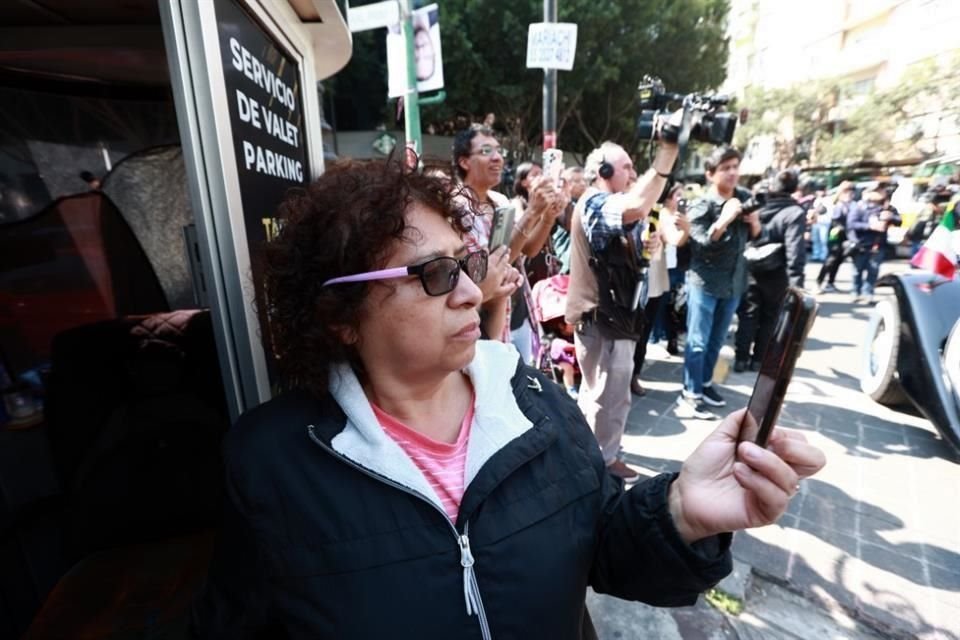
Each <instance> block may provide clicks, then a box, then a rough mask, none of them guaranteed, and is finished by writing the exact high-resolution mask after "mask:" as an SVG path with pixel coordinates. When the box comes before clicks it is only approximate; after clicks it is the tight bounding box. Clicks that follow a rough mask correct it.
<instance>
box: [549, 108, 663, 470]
mask: <svg viewBox="0 0 960 640" xmlns="http://www.w3.org/2000/svg"><path fill="white" fill-rule="evenodd" d="M661 135H662V136H666V137H668V138H672V140H673V141H664V140H663V139H662V138H661V141H660V143H659V145H660V146H659V148H658V150H657V154H656V157H655V158H654V160H653V162H652V164H651V167H650V169H649V170H648V171H647V172H646V173H644V174H643V175H642V176H640V178H639V179H638V178H637V172H636V170H635V169H634V166H633V162H632V161H631V159H630V156H629V155H628V154H627V152H626V151H625V150H624V149H623V147H621V146H620V145H618V144H615V143H613V142H604V143H603V144H602V145H600V147H599V148H598V149H594V150H593V151H592V152H591V153H590V155H589V156H587V161H586V166H585V167H584V173H585V176H586V179H587V183H588V184H589V185H590V186H589V187H588V188H587V190H586V191H585V192H584V193H583V195H582V196H581V197H580V199H579V200H578V201H577V206H576V207H575V208H574V211H573V217H572V219H571V221H570V235H571V258H570V288H569V290H568V294H567V309H566V320H567V322H569V323H571V324H573V325H574V326H575V327H576V331H575V333H574V344H575V345H576V352H577V361H578V362H579V364H580V371H581V374H582V376H583V377H582V381H581V384H580V395H579V399H578V404H579V405H580V410H581V411H582V412H583V415H584V417H585V418H586V419H587V423H588V424H589V425H590V428H591V429H592V430H593V433H594V435H595V436H596V438H597V442H598V443H599V445H600V450H601V452H602V454H603V460H604V462H605V463H606V465H607V469H608V470H609V471H610V472H611V473H613V474H614V475H616V476H618V477H620V478H623V479H624V480H635V479H636V478H637V477H638V474H637V472H636V471H635V470H633V469H631V468H630V467H628V466H627V465H626V464H625V463H624V462H623V461H622V460H620V459H619V457H618V456H619V453H620V439H621V438H622V436H623V431H624V427H625V426H626V422H627V413H628V412H629V410H630V403H631V396H630V381H631V378H632V374H633V352H634V348H635V346H636V340H637V339H638V337H639V334H640V330H641V328H642V327H640V326H638V319H639V322H642V318H643V312H642V309H639V308H638V307H637V305H636V304H634V300H635V299H636V293H637V292H639V288H638V287H639V285H640V283H641V282H642V279H643V275H644V272H643V269H642V266H641V265H639V264H638V262H637V259H636V256H637V251H636V249H637V247H636V245H635V244H634V242H633V240H632V237H631V236H632V234H631V231H632V229H633V227H634V225H636V224H637V223H642V222H643V220H644V219H645V218H646V217H647V214H648V213H649V212H650V209H651V207H652V206H653V205H654V203H655V202H656V201H657V198H659V196H660V193H661V192H662V191H663V189H664V186H665V184H666V181H667V178H668V176H669V175H670V171H671V170H672V169H673V164H674V162H675V160H676V158H677V145H676V143H675V141H676V127H675V126H671V125H667V126H665V127H664V128H663V130H662V131H661ZM631 183H632V185H631ZM650 243H651V245H655V246H650V247H648V249H650V250H651V251H652V252H656V251H659V249H660V245H659V240H658V236H657V235H656V234H654V237H653V239H652V240H651V241H650Z"/></svg>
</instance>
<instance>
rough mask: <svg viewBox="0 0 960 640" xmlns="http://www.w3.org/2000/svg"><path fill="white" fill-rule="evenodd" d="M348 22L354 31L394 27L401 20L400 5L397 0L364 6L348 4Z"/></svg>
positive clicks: (387, 0) (386, 0)
mask: <svg viewBox="0 0 960 640" xmlns="http://www.w3.org/2000/svg"><path fill="white" fill-rule="evenodd" d="M347 22H348V23H349V24H350V31H353V32H357V31H369V30H370V29H379V28H381V27H392V26H393V25H395V24H397V23H399V22H400V5H399V3H398V2H397V0H385V1H384V2H377V3H374V4H365V5H363V6H362V7H351V6H347Z"/></svg>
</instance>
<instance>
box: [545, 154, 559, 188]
mask: <svg viewBox="0 0 960 640" xmlns="http://www.w3.org/2000/svg"><path fill="white" fill-rule="evenodd" d="M562 173H563V151H561V150H560V149H544V150H543V175H545V176H549V177H550V178H551V179H552V180H553V183H554V184H560V175H561V174H562Z"/></svg>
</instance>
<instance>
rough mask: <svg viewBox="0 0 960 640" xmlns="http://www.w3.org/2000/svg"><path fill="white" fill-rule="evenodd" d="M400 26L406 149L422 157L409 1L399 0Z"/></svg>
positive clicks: (415, 64) (411, 13) (418, 101)
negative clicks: (404, 66)
mask: <svg viewBox="0 0 960 640" xmlns="http://www.w3.org/2000/svg"><path fill="white" fill-rule="evenodd" d="M399 2H400V25H401V28H402V30H403V39H404V51H405V52H406V58H407V91H406V93H405V94H404V96H403V113H404V118H403V120H404V134H405V135H406V138H407V148H412V149H413V150H414V151H415V152H416V153H417V155H418V156H420V155H423V141H422V139H421V135H420V94H419V93H418V92H417V61H416V59H415V58H414V39H413V9H412V7H411V0H399Z"/></svg>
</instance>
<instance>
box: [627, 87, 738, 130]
mask: <svg viewBox="0 0 960 640" xmlns="http://www.w3.org/2000/svg"><path fill="white" fill-rule="evenodd" d="M637 92H638V94H639V98H638V102H639V106H640V117H639V118H637V136H638V137H639V138H640V139H641V140H656V139H657V138H658V137H659V133H660V132H658V131H657V126H656V125H657V119H658V118H659V117H660V116H661V114H663V113H665V112H666V111H667V110H668V108H669V107H670V105H671V104H677V103H679V104H680V106H681V107H682V108H683V121H682V124H681V126H680V129H679V130H678V131H676V132H673V131H671V132H669V133H667V135H668V136H669V137H668V138H667V140H670V138H672V137H673V134H674V133H676V136H677V139H676V141H677V142H678V143H679V144H680V145H681V146H683V145H686V143H687V141H688V140H697V141H698V142H708V143H710V144H717V145H719V144H730V143H731V141H733V132H734V130H735V129H736V128H737V116H736V115H734V114H732V113H729V112H727V111H723V110H722V109H723V107H724V106H725V105H726V104H727V103H728V102H730V98H729V97H728V96H724V95H701V94H699V93H688V94H686V95H684V94H680V93H670V92H668V91H666V90H665V89H664V86H663V82H662V81H661V80H660V78H655V77H652V76H644V77H643V80H642V81H641V82H640V86H638V87H637Z"/></svg>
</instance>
